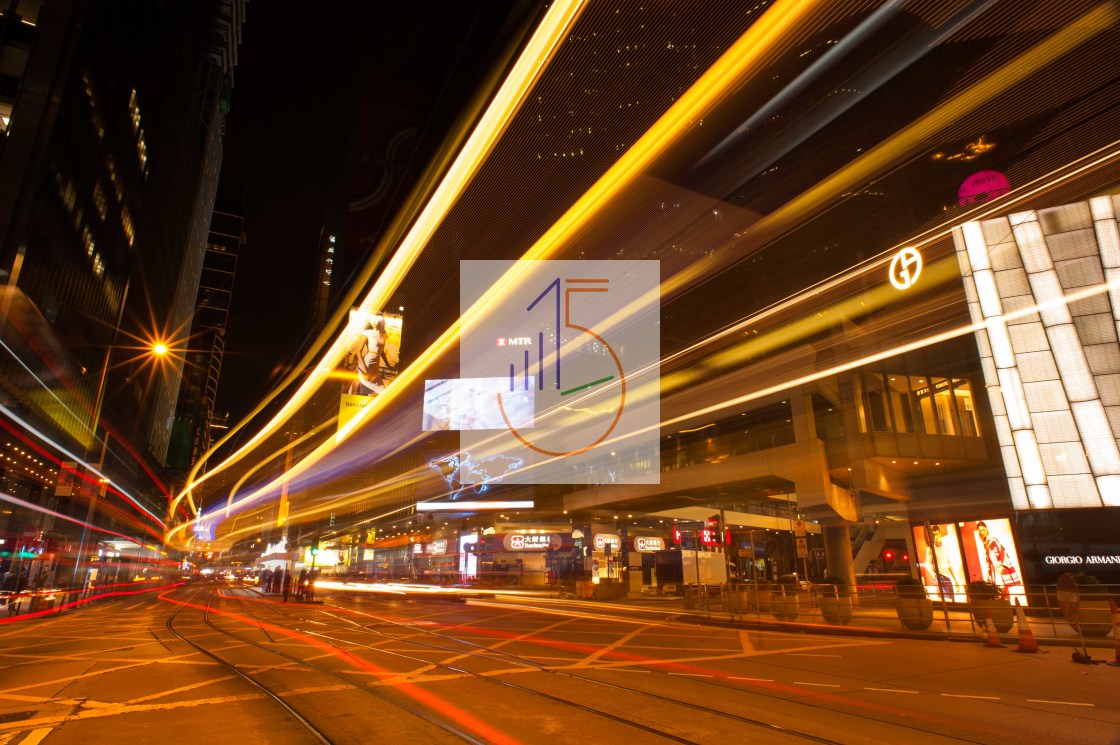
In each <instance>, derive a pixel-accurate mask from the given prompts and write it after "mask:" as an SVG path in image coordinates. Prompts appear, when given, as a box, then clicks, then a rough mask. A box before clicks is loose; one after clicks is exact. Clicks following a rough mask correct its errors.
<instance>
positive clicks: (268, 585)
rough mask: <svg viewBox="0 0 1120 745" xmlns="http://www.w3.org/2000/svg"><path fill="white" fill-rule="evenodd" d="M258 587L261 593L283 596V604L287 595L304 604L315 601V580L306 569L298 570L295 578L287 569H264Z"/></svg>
mask: <svg viewBox="0 0 1120 745" xmlns="http://www.w3.org/2000/svg"><path fill="white" fill-rule="evenodd" d="M258 586H259V587H260V589H261V592H267V593H269V594H274V595H283V597H284V602H285V603H286V602H288V596H289V595H294V596H295V599H296V600H300V601H304V602H310V601H312V600H314V599H315V580H314V578H313V577H312V576H311V573H310V572H308V571H307V569H306V568H304V569H301V570H299V575H297V576H295V577H293V576H292V573H291V572H289V571H288V570H287V569H282V568H279V567H278V568H276V569H265V570H264V571H263V572H261V576H260V583H259V585H258Z"/></svg>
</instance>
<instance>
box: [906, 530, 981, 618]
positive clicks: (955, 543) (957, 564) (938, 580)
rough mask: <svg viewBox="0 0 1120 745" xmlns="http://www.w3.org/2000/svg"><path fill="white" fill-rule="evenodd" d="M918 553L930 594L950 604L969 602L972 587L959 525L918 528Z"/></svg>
mask: <svg viewBox="0 0 1120 745" xmlns="http://www.w3.org/2000/svg"><path fill="white" fill-rule="evenodd" d="M914 549H915V550H916V551H917V554H918V556H919V557H920V558H919V560H918V569H919V571H920V572H921V577H922V584H924V585H925V586H926V594H927V595H929V596H930V597H931V598H933V599H935V600H937V599H942V598H943V599H944V600H945V601H946V602H949V603H964V602H967V601H968V596H967V594H966V592H965V591H966V589H967V585H968V579H967V575H966V574H965V569H964V562H963V561H962V560H961V543H960V538H959V534H958V532H957V526H956V524H955V523H933V524H930V525H918V526H916V527H915V528H914Z"/></svg>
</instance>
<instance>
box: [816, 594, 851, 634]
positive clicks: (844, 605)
mask: <svg viewBox="0 0 1120 745" xmlns="http://www.w3.org/2000/svg"><path fill="white" fill-rule="evenodd" d="M820 603H821V615H822V616H824V620H826V621H828V622H829V623H830V624H832V625H833V626H847V625H848V624H849V623H851V622H852V599H851V597H849V596H847V595H840V596H836V595H825V596H824V597H822V598H821V599H820Z"/></svg>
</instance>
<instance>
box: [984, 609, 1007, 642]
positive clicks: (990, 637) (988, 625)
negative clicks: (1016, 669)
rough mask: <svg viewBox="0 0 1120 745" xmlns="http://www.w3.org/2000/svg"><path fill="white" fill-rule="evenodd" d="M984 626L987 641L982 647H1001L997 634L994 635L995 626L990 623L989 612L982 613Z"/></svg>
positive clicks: (990, 616) (990, 615)
mask: <svg viewBox="0 0 1120 745" xmlns="http://www.w3.org/2000/svg"><path fill="white" fill-rule="evenodd" d="M984 626H985V627H986V628H987V629H988V641H986V642H984V646H985V647H1002V646H1003V642H1001V641H1000V640H999V634H997V633H996V625H995V623H994V622H993V621H992V614H991V612H990V611H984Z"/></svg>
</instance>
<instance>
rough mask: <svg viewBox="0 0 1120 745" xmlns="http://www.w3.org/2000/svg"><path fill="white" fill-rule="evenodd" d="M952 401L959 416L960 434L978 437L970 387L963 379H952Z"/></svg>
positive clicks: (978, 430)
mask: <svg viewBox="0 0 1120 745" xmlns="http://www.w3.org/2000/svg"><path fill="white" fill-rule="evenodd" d="M953 399H954V400H955V401H956V404H957V413H958V414H959V415H960V421H961V434H962V435H964V436H966V437H978V436H979V434H980V428H979V427H978V426H977V425H976V412H974V411H973V409H972V386H970V385H969V383H968V381H967V380H964V379H963V378H953Z"/></svg>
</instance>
